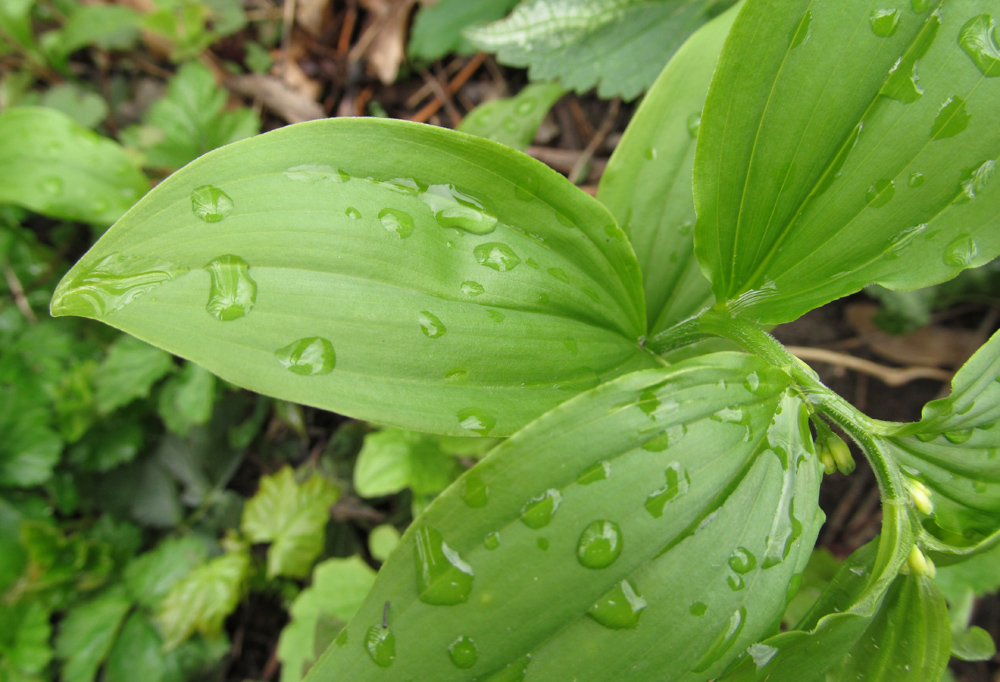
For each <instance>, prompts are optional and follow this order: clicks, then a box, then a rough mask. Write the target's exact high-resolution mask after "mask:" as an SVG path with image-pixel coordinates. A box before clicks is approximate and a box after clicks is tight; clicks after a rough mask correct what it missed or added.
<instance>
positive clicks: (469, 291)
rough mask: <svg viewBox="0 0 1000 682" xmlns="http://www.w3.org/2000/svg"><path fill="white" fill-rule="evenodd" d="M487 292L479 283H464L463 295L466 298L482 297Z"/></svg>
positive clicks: (470, 281) (469, 281)
mask: <svg viewBox="0 0 1000 682" xmlns="http://www.w3.org/2000/svg"><path fill="white" fill-rule="evenodd" d="M485 291H486V289H484V288H483V285H482V284H480V283H479V282H473V281H472V280H468V281H465V282H462V293H463V294H465V295H466V296H480V295H482V294H483V292H485Z"/></svg>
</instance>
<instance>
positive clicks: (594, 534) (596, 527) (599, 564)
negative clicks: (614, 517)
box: [576, 521, 622, 569]
mask: <svg viewBox="0 0 1000 682" xmlns="http://www.w3.org/2000/svg"><path fill="white" fill-rule="evenodd" d="M621 553H622V531H621V529H620V528H619V527H618V524H617V523H615V522H614V521H593V522H592V523H591V524H590V525H589V526H587V527H586V528H584V529H583V533H581V534H580V540H579V542H577V545H576V558H577V560H579V562H580V564H581V565H582V566H584V567H586V568H593V569H599V568H607V567H608V566H610V565H611V564H613V563H614V562H615V560H616V559H618V557H619V555H620V554H621Z"/></svg>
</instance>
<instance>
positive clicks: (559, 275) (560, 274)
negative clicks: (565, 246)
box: [547, 268, 569, 282]
mask: <svg viewBox="0 0 1000 682" xmlns="http://www.w3.org/2000/svg"><path fill="white" fill-rule="evenodd" d="M547 272H548V273H549V274H550V275H552V276H553V277H555V278H556V279H558V280H559V281H561V282H569V275H567V274H566V271H565V270H563V269H562V268H549V269H548V271H547Z"/></svg>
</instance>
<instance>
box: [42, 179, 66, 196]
mask: <svg viewBox="0 0 1000 682" xmlns="http://www.w3.org/2000/svg"><path fill="white" fill-rule="evenodd" d="M40 187H41V190H42V192H44V193H45V194H48V195H49V196H50V197H57V196H59V195H60V194H62V191H63V181H62V179H61V178H57V177H56V176H54V175H52V176H49V177H47V178H45V179H43V180H42V182H41V184H40Z"/></svg>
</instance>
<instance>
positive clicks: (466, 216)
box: [419, 184, 497, 235]
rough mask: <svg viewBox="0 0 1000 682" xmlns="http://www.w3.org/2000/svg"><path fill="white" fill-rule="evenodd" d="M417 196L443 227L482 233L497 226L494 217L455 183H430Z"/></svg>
mask: <svg viewBox="0 0 1000 682" xmlns="http://www.w3.org/2000/svg"><path fill="white" fill-rule="evenodd" d="M419 197H420V200H421V201H423V202H424V203H425V204H427V206H428V207H429V208H430V209H431V213H433V214H434V219H435V220H436V221H437V223H438V225H440V226H441V227H443V228H445V229H448V228H453V229H456V230H464V231H465V232H469V233H471V234H478V235H484V234H489V233H491V232H493V231H494V230H496V228H497V219H496V217H495V216H492V215H490V214H488V213H487V212H486V211H485V210H484V209H483V206H482V204H481V203H479V201H477V200H476V199H475V198H474V197H472V196H470V195H468V194H466V193H465V192H462V191H461V190H459V189H457V188H456V187H455V185H450V184H449V185H430V186H429V187H428V188H427V190H426V191H425V192H422V193H421V194H420V195H419Z"/></svg>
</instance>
